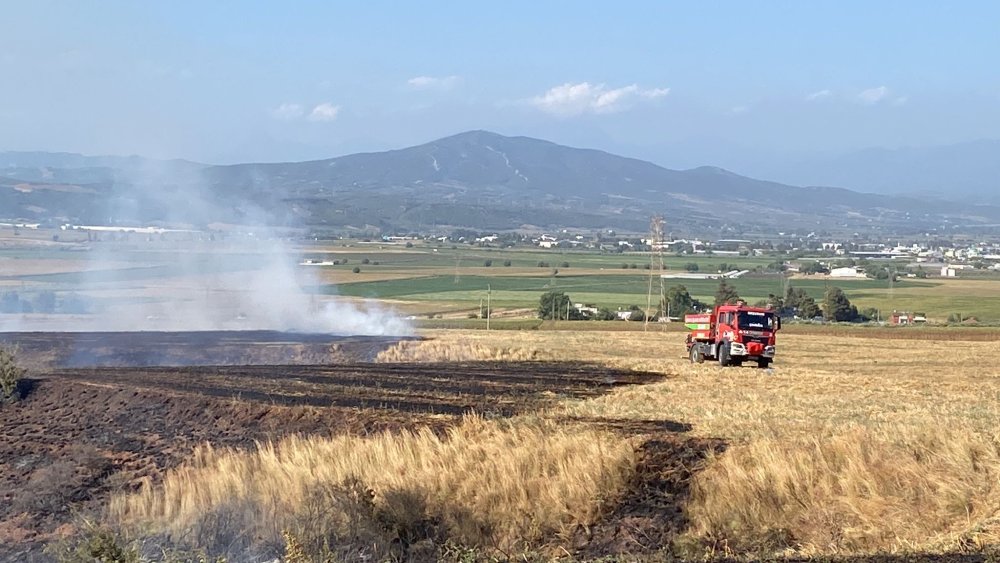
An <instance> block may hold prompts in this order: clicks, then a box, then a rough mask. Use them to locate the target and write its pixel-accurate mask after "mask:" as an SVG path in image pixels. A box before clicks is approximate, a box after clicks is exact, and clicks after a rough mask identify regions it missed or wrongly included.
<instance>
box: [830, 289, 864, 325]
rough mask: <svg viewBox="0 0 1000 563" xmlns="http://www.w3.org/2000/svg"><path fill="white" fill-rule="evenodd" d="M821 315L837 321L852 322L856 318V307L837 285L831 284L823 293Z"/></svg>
mask: <svg viewBox="0 0 1000 563" xmlns="http://www.w3.org/2000/svg"><path fill="white" fill-rule="evenodd" d="M823 316H824V317H826V319H827V320H831V321H837V322H853V321H855V320H857V319H858V308H857V307H855V306H854V305H851V300H850V299H848V298H847V295H846V294H845V293H844V291H843V290H842V289H840V288H839V287H836V286H833V287H830V288H829V289H827V290H826V293H825V294H824V295H823Z"/></svg>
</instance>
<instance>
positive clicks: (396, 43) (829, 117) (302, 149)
mask: <svg viewBox="0 0 1000 563" xmlns="http://www.w3.org/2000/svg"><path fill="white" fill-rule="evenodd" d="M5 11H6V12H7V14H8V15H9V17H10V20H9V21H12V22H16V23H17V25H12V26H9V29H8V31H7V33H5V34H4V36H3V37H0V73H2V75H3V76H4V77H5V83H6V84H8V85H15V87H13V88H11V87H8V88H4V89H3V90H0V150H44V151H61V152H75V153H84V154H121V155H129V154H138V155H143V156H147V157H151V158H182V159H188V160H194V161H198V162H207V163H220V164H226V163H236V162H258V161H300V160H311V159H320V158H329V157H332V156H338V155H344V154H351V153H355V152H369V151H381V150H387V149H392V148H400V147H404V146H410V145H414V144H419V143H423V142H427V141H429V140H432V139H436V138H440V137H444V136H448V135H451V134H454V133H458V132H461V131H466V130H473V129H485V130H490V131H495V132H497V133H500V134H504V135H524V136H530V137H537V138H542V139H546V140H551V141H553V142H556V143H560V144H566V145H571V146H583V147H592V148H598V149H602V150H606V151H609V152H613V153H616V154H623V155H626V156H633V157H636V158H642V159H645V160H649V161H652V162H655V163H657V164H661V165H663V166H668V167H672V168H685V167H692V166H698V165H714V166H722V167H726V168H731V169H735V170H736V171H738V172H743V170H740V168H741V166H742V165H741V164H740V163H742V162H754V161H756V160H759V159H765V160H773V161H775V164H776V165H780V164H781V161H782V160H788V159H796V158H801V157H813V156H817V155H821V156H823V155H825V156H836V155H841V154H846V153H850V152H852V151H856V150H860V149H866V148H872V147H887V148H896V147H906V146H909V147H929V146H937V145H950V144H954V143H962V142H969V141H975V140H979V139H995V138H1000V104H998V103H997V102H1000V77H998V76H996V75H995V74H992V73H984V72H979V71H978V70H977V69H984V68H989V66H990V65H991V64H992V56H991V55H992V53H994V52H995V51H996V46H997V40H996V38H995V35H994V33H993V30H994V29H995V23H996V22H997V21H998V20H1000V5H995V4H992V3H987V2H979V3H969V4H963V5H962V6H960V7H951V6H941V5H938V4H933V3H884V4H878V5H874V6H872V5H870V4H868V3H862V2H849V3H837V4H836V5H832V4H831V5H819V4H812V3H810V4H799V3H775V4H769V5H765V6H746V5H742V4H739V3H724V4H719V5H714V6H712V7H705V6H701V5H697V4H692V5H672V6H668V5H662V4H660V3H655V2H636V3H631V4H628V5H627V6H625V7H624V9H621V8H619V9H618V10H617V11H613V12H608V11H607V10H606V9H604V8H601V7H598V6H596V5H578V4H576V3H568V2H554V3H547V4H545V5H541V6H537V5H534V4H529V3H513V4H505V5H503V6H483V5H451V4H441V5H436V6H431V7H427V6H397V5H393V4H389V3H367V4H365V5H364V6H349V7H338V6H332V5H330V6H328V5H316V4H314V5H309V6H307V7H306V8H302V9H300V10H290V9H288V8H286V7H280V6H274V5H270V4H267V3H231V4H230V3H218V4H209V5H203V4H202V3H195V2H179V3H170V4H167V5H150V4H133V3H128V2H110V3H107V4H102V5H101V7H100V8H99V9H94V8H92V7H87V6H83V5H79V4H75V3H70V2H58V1H57V2H32V3H18V4H11V5H8V6H6V8H5Z"/></svg>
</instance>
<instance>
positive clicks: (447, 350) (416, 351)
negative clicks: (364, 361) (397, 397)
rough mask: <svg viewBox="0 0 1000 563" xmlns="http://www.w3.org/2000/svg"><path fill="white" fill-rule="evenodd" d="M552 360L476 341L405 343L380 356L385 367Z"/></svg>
mask: <svg viewBox="0 0 1000 563" xmlns="http://www.w3.org/2000/svg"><path fill="white" fill-rule="evenodd" d="M550 357H551V356H550V354H547V353H545V352H543V351H541V350H539V349H537V348H534V347H531V346H503V345H500V346H497V345H495V344H493V343H490V342H483V341H481V340H479V339H473V338H447V339H430V340H404V341H402V342H399V343H398V344H396V345H394V346H392V347H391V348H388V349H386V350H383V351H381V352H379V354H378V356H377V357H376V358H375V361H377V362H383V363H406V362H527V361H532V360H543V359H549V358H550Z"/></svg>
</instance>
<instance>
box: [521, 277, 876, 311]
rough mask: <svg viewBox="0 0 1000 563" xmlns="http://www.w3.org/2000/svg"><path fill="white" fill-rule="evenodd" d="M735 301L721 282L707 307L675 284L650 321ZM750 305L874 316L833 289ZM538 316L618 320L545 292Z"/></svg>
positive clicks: (793, 291) (796, 291)
mask: <svg viewBox="0 0 1000 563" xmlns="http://www.w3.org/2000/svg"><path fill="white" fill-rule="evenodd" d="M739 301H742V299H741V297H740V295H739V293H738V292H737V290H736V288H735V287H734V286H733V285H732V284H730V283H729V282H728V281H727V280H725V279H723V280H721V281H720V282H719V287H718V288H717V289H716V291H715V299H714V302H713V303H711V304H709V303H705V302H703V301H701V300H699V299H697V298H695V297H694V296H692V295H691V293H690V292H689V291H688V289H687V287H685V286H684V285H675V286H672V287H670V288H668V289H667V290H666V292H665V294H664V296H663V299H661V300H660V302H659V304H658V305H657V308H656V310H655V311H654V312H653V313H652V318H660V317H663V316H668V317H674V318H679V317H683V316H684V315H687V314H692V313H701V312H705V311H709V310H711V308H712V307H714V306H718V305H725V304H735V303H737V302H739ZM753 305H754V306H756V307H763V308H770V309H773V310H774V311H775V313H777V314H778V315H780V316H783V317H797V318H800V319H815V318H823V319H824V320H827V321H836V322H866V321H870V320H874V319H875V318H876V317H877V315H878V311H877V310H875V309H865V310H862V311H859V310H858V308H857V307H856V306H855V305H853V304H852V303H851V301H850V299H848V297H847V295H846V294H845V293H844V291H843V290H842V289H840V288H839V287H836V286H831V287H829V288H827V290H826V291H825V292H824V293H823V298H822V300H821V301H820V302H818V303H817V301H816V300H815V299H814V298H813V297H812V296H811V295H809V294H808V293H807V292H806V290H804V289H802V288H798V287H792V286H789V287H788V289H787V290H786V291H785V294H784V295H775V294H770V295H768V296H767V298H766V299H762V300H759V301H757V302H756V303H754V304H753ZM628 311H630V314H629V316H628V319H629V320H638V321H642V320H645V319H646V312H645V311H643V310H642V309H641V308H640V307H639V306H637V305H631V306H630V307H629V309H628ZM538 317H539V318H541V319H545V320H552V319H557V320H570V321H575V320H599V321H610V320H615V319H618V318H619V316H618V313H617V312H615V311H612V310H611V309H609V308H606V307H601V308H598V309H597V311H596V313H595V312H593V311H591V310H587V311H581V310H579V309H577V308H576V307H574V306H573V304H572V301H571V299H570V297H569V295H567V294H566V293H564V292H562V291H548V292H545V293H543V294H542V296H541V298H540V299H539V303H538Z"/></svg>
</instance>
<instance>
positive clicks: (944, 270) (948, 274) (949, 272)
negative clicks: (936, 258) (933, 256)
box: [941, 266, 955, 278]
mask: <svg viewBox="0 0 1000 563" xmlns="http://www.w3.org/2000/svg"><path fill="white" fill-rule="evenodd" d="M941 277H942V278H953V277H955V268H952V267H949V266H941Z"/></svg>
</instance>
